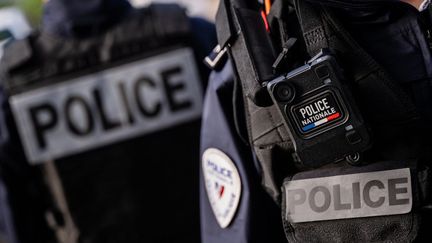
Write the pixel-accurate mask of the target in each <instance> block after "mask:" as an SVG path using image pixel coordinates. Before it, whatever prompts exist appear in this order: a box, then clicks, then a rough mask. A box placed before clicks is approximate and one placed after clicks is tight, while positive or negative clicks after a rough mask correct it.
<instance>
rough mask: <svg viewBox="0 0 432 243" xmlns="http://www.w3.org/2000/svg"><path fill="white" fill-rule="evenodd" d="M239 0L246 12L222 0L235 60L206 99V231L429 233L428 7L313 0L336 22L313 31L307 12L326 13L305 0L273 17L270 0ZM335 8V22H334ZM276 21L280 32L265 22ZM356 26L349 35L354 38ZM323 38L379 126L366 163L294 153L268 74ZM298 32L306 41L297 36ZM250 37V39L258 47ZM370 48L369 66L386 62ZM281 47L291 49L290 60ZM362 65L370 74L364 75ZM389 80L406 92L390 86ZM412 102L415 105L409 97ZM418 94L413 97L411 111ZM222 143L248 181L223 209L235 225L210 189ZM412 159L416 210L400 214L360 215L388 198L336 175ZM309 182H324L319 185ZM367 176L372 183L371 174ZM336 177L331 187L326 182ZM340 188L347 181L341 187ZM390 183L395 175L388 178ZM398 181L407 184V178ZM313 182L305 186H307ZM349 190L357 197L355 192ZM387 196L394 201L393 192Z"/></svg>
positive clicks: (408, 236)
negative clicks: (315, 162)
mask: <svg viewBox="0 0 432 243" xmlns="http://www.w3.org/2000/svg"><path fill="white" fill-rule="evenodd" d="M232 2H233V6H234V9H236V11H234V12H231V10H229V9H230V8H225V7H224V5H223V4H225V5H226V6H228V2H227V1H225V2H223V3H222V5H221V8H220V10H219V13H218V20H217V29H218V37H219V44H220V45H221V48H220V49H222V50H224V48H225V47H226V49H228V51H227V52H228V53H229V54H230V57H231V62H228V63H227V64H226V66H225V68H224V69H223V70H222V71H215V72H214V73H213V75H212V76H211V79H210V83H209V88H208V91H207V95H206V103H205V112H204V114H205V115H204V120H203V133H202V142H201V154H203V155H204V157H203V161H202V162H203V170H202V182H201V192H202V194H201V195H202V196H201V205H202V206H201V226H202V239H203V241H204V242H223V241H227V239H233V240H232V241H233V242H234V241H235V242H266V239H267V240H269V241H271V242H286V241H287V240H288V241H289V242H332V241H337V242H370V241H378V242H380V241H386V240H390V241H395V242H398V241H403V242H406V241H413V240H417V241H418V242H422V240H423V241H424V239H425V238H427V235H428V232H426V230H425V229H426V225H428V221H430V218H431V217H430V204H431V198H430V196H431V192H432V189H431V188H430V182H431V176H430V169H429V168H430V160H431V155H430V146H431V144H430V142H428V141H427V140H428V137H430V136H429V135H430V132H431V130H430V128H429V127H428V125H427V124H429V123H430V114H431V112H430V111H431V110H430V106H431V104H432V102H431V100H430V99H431V97H432V95H431V93H430V92H431V85H430V81H431V80H432V73H431V71H432V65H431V62H432V57H431V49H430V48H431V47H430V42H431V41H430V26H431V25H430V22H429V21H430V20H428V18H429V17H428V16H427V11H429V10H427V11H425V12H423V13H419V12H418V10H417V9H415V8H413V7H412V6H410V5H408V4H405V3H401V2H399V1H366V0H365V1H337V0H335V1H321V0H320V1H313V0H311V1H309V2H310V3H311V5H312V7H313V8H314V9H319V11H318V16H320V18H322V19H324V20H323V21H324V22H326V24H325V25H324V28H323V29H322V30H323V31H322V32H321V30H316V29H313V30H314V31H310V32H306V31H305V32H303V31H302V29H301V27H303V28H304V26H300V25H299V24H298V21H304V22H306V23H305V25H308V24H309V25H310V26H313V25H316V24H317V23H320V22H321V20H316V19H313V20H312V19H311V18H306V17H304V16H303V18H301V17H299V16H298V15H296V12H297V9H295V6H294V1H292V3H291V2H290V3H288V1H272V2H273V7H272V9H271V11H270V14H269V15H268V16H267V18H266V21H263V22H262V21H260V18H261V15H260V13H259V6H257V5H254V3H251V2H248V3H246V2H243V1H232ZM323 6H324V7H326V8H325V9H326V14H323V12H321V10H322V9H323V8H322V7H323ZM227 9H228V10H227ZM297 13H298V12H297ZM327 14H329V15H330V16H331V19H332V21H336V24H335V23H334V22H332V23H329V22H327V21H329V18H328V17H329V15H327ZM230 16H236V17H235V18H230ZM314 21H316V22H314ZM267 24H268V26H269V27H270V28H269V29H270V34H269V35H268V33H266V31H265V29H266V25H267ZM303 30H304V29H303ZM321 33H325V34H324V35H321ZM304 34H305V36H306V35H307V34H310V35H309V39H308V38H307V37H306V38H305V40H303V38H304V37H305V36H303V35H304ZM262 36H266V38H267V37H268V36H269V37H270V38H271V45H267V43H266V41H267V39H266V38H264V37H262ZM347 36H348V37H349V40H350V41H347V39H345V37H347ZM260 37H262V38H260ZM319 37H323V39H325V42H326V43H327V44H328V47H329V48H330V49H331V51H333V52H334V53H335V55H336V56H337V57H338V58H339V59H338V60H339V62H340V65H342V66H343V68H344V72H345V75H346V76H347V77H349V78H350V79H354V80H355V82H356V83H355V85H353V88H352V90H353V92H354V95H355V97H356V101H357V102H358V103H359V105H360V106H361V111H362V113H363V114H364V116H365V119H367V121H368V124H369V125H370V126H371V130H372V131H373V134H374V138H373V141H374V144H373V146H372V148H371V149H370V150H368V151H367V152H366V153H364V154H363V155H362V156H363V157H362V163H361V164H357V165H356V166H352V165H350V164H349V163H347V162H346V161H343V162H339V163H331V164H328V165H326V166H323V167H322V168H307V167H304V166H302V165H301V163H298V161H295V159H293V156H291V155H292V154H293V152H294V148H293V144H292V141H291V139H290V136H289V133H288V131H287V128H286V126H285V125H284V122H283V118H282V116H281V114H280V113H279V112H278V111H277V109H276V108H275V107H274V106H273V103H272V102H268V101H269V99H268V95H266V94H267V88H266V83H267V82H270V81H272V79H273V78H275V77H277V75H282V73H283V72H285V73H286V72H289V71H291V70H294V69H295V68H296V67H298V66H301V65H303V64H304V62H305V61H307V60H308V59H309V58H311V57H312V56H313V55H311V53H306V50H307V48H306V47H309V49H312V48H311V46H312V45H313V44H316V45H317V46H319V45H320V43H318V41H317V42H315V41H316V40H317V39H318V38H319ZM290 38H296V39H297V40H296V42H295V43H296V44H295V45H293V42H294V41H292V42H290V40H292V39H290ZM323 39H321V40H323ZM257 40H259V41H257ZM308 40H309V41H310V42H309V43H307V41H308ZM245 43H246V44H245ZM317 43H318V44H317ZM352 44H354V45H352ZM243 46H246V47H247V48H246V49H247V51H244V48H242V47H243ZM272 48H274V49H272ZM284 48H285V49H284ZM282 49H284V51H285V55H283V51H282ZM272 50H275V52H274V53H272ZM359 50H360V51H359ZM363 51H364V52H363ZM362 52H363V54H364V53H366V54H365V55H366V56H369V57H370V58H368V60H369V61H370V62H369V63H367V64H366V66H368V65H371V63H374V67H375V68H372V69H371V68H370V67H367V68H365V63H364V59H362V58H364V56H361V55H360V53H362ZM220 53H223V51H222V52H220ZM353 53H354V54H353ZM279 54H280V55H279ZM315 54H316V53H315ZM278 57H283V61H281V60H280V59H278ZM263 60H264V61H263ZM278 62H279V63H282V64H281V67H282V68H281V69H282V70H284V71H281V70H280V69H279V70H278V69H276V70H275V69H272V65H273V68H274V67H276V65H275V64H277V63H278ZM216 67H217V65H216ZM231 67H232V69H233V70H231ZM361 69H362V71H364V72H363V73H359V70H361ZM268 70H270V71H268ZM272 71H275V73H273V72H272ZM376 72H379V74H378V73H376ZM276 74H277V75H276ZM371 74H372V76H371ZM383 79H385V80H387V81H388V82H387V81H384V83H385V84H384V85H382V84H383ZM390 80H391V81H390ZM305 82H306V81H305ZM389 86H391V88H390V89H392V90H393V89H394V90H398V91H390V92H389V91H388V89H389V88H388V87H389ZM263 87H264V88H263ZM395 87H397V88H395ZM393 92H398V95H396V98H392V97H395V95H394V93H393ZM399 95H400V96H399ZM231 97H234V99H232V98H231ZM401 101H403V102H406V103H405V104H402V105H400V102H401ZM407 104H410V105H409V107H410V108H409V109H407V108H406V107H407V106H406V105H407ZM401 107H403V109H402V108H401ZM210 128H212V129H210ZM291 132H294V131H291ZM223 138H224V139H223ZM214 148H216V149H218V150H220V151H222V152H223V153H224V154H226V156H227V157H228V158H229V159H230V160H232V162H233V164H235V167H236V168H237V170H238V177H239V178H240V181H241V188H242V190H241V195H240V197H241V199H240V200H239V202H238V207H237V208H235V207H229V206H226V207H224V209H226V210H227V211H230V210H233V211H235V214H234V215H233V216H232V219H231V221H230V224H229V225H228V226H226V227H222V226H224V225H222V226H221V225H220V224H218V218H220V217H221V216H220V214H218V211H217V210H215V208H216V209H217V205H221V204H220V203H219V202H218V201H217V200H214V197H213V196H212V195H209V194H211V193H212V192H213V189H211V188H210V187H209V185H211V184H210V183H209V182H214V181H216V182H220V180H219V179H217V178H215V177H214V176H212V174H211V173H210V172H208V171H209V169H208V167H207V166H206V164H207V160H209V161H212V162H214V163H216V164H219V165H221V166H222V165H223V163H220V162H217V161H216V159H214V158H211V157H209V156H205V155H206V154H207V153H208V152H207V151H208V150H209V149H214ZM250 150H252V153H251V152H250ZM225 160H228V159H225ZM401 168H402V170H404V169H403V168H405V172H406V171H407V170H406V168H409V171H410V175H411V176H412V177H411V178H412V183H413V184H412V186H411V187H409V188H411V189H412V198H411V199H412V202H413V205H412V208H411V209H410V211H409V212H406V211H403V210H400V211H399V212H398V211H397V210H395V211H393V213H396V215H392V216H388V215H387V216H382V215H381V216H379V217H376V216H375V217H370V215H369V216H367V217H365V216H363V217H358V218H353V216H355V213H356V212H358V207H360V208H362V207H367V205H368V204H370V203H371V201H370V200H368V199H371V200H372V201H374V202H375V200H377V199H382V198H380V197H373V196H372V197H371V198H367V195H370V194H368V193H369V192H370V191H369V190H368V189H364V188H363V191H362V193H361V195H362V196H364V195H366V200H365V201H362V202H361V203H359V204H357V202H358V201H356V200H357V199H355V200H354V199H353V198H356V196H355V195H358V194H356V193H355V192H356V191H357V189H356V188H355V186H356V185H357V184H355V183H357V182H353V183H354V185H355V186H354V187H351V188H350V186H351V185H352V184H350V181H348V180H347V181H345V183H344V184H341V185H338V183H337V181H338V180H342V179H341V178H344V179H346V178H349V176H352V175H355V176H359V178H361V177H362V176H361V175H359V174H362V173H366V174H369V175H373V174H374V173H378V175H380V177H379V178H377V180H376V181H375V182H373V183H376V182H377V181H378V180H380V179H382V180H385V178H386V176H387V175H386V174H385V173H386V172H385V171H389V170H390V171H391V170H398V169H401ZM382 172H384V173H383V174H380V173H382ZM344 176H347V177H344ZM330 177H331V178H334V181H333V182H329V181H331V179H329V178H330ZM209 178H210V179H209ZM390 180H391V179H390ZM260 183H261V184H260ZM301 183H303V184H301ZM310 183H315V188H314V187H313V186H311V184H310ZM332 183H334V184H332ZM358 183H360V184H359V185H361V186H364V185H366V184H367V182H365V183H364V184H362V183H363V182H358ZM373 183H372V184H373ZM372 184H369V185H372ZM377 184H379V186H378V188H380V189H381V188H383V187H381V184H380V183H379V182H378V183H377ZM320 186H321V187H320ZM327 186H328V187H329V188H331V190H328V191H327V190H326V187H327ZM340 186H343V187H345V188H347V190H345V191H344V190H340V189H341V187H340ZM388 186H389V184H386V185H385V186H384V188H389V187H388ZM398 186H399V187H400V188H399V189H401V188H403V187H404V186H406V185H404V184H399V185H398ZM216 188H218V187H216ZM378 188H375V189H378ZM369 189H370V188H369ZM302 190H304V191H305V192H306V193H305V194H302ZM359 190H360V189H359ZM383 190H386V189H383ZM403 190H404V189H402V191H403ZM407 190H408V189H407ZM263 191H266V192H267V193H264V192H263ZM378 191H379V190H378ZM390 191H391V190H390ZM293 192H296V193H294V194H292V193H293ZM327 192H329V193H328V194H327ZM393 192H394V191H393ZM399 192H401V191H399ZM344 193H345V195H351V196H349V197H346V196H345V197H344ZM390 194H391V193H390ZM290 195H294V196H290ZM303 195H304V197H303ZM311 195H312V196H311ZM317 195H318V196H317ZM323 195H330V196H331V203H330V204H329V207H328V208H327V207H326V206H327V203H328V202H329V200H327V199H329V197H327V196H323ZM382 195H383V194H381V196H382ZM320 196H321V199H319V198H320ZM375 196H376V194H375ZM269 198H273V200H274V203H268V201H269V200H270V199H269ZM323 198H324V199H323ZM303 199H304V201H303ZM397 199H404V196H403V195H398V196H397ZM358 200H363V199H360V198H359V199H358ZM385 200H387V201H385V202H387V203H388V202H389V201H390V199H385ZM287 201H288V203H287ZM354 201H355V202H354ZM378 202H379V201H378ZM393 202H394V201H393ZM399 202H402V201H399ZM407 202H408V201H407ZM348 204H349V205H348ZM215 205H216V206H215ZM257 205H259V206H257ZM307 205H312V206H311V208H313V209H311V208H309V210H305V208H304V207H307ZM371 205H372V204H371ZM382 205H384V204H382ZM382 205H380V204H379V203H378V204H376V205H374V206H375V207H376V206H377V207H378V208H379V206H382ZM344 207H351V209H352V210H350V213H348V214H344V210H343V208H344ZM292 208H294V209H297V212H299V214H301V215H303V216H306V217H307V216H310V215H312V218H309V219H306V218H301V217H297V218H295V217H294V216H292V215H294V213H293V212H292V211H290V209H292ZM390 208H391V207H390ZM332 209H335V211H336V212H340V213H341V214H339V217H340V218H337V217H336V218H334V217H333V218H332V219H329V218H331V217H328V216H329V215H330V214H331V213H329V212H331V210H332ZM336 209H337V210H336ZM313 210H316V211H320V210H321V213H315V214H314V212H315V211H313ZM281 211H282V219H281ZM360 211H361V210H360ZM288 212H289V213H288ZM287 215H288V216H287ZM323 215H324V216H323ZM341 215H342V216H341ZM326 216H327V218H325V217H326ZM331 216H335V215H331ZM357 216H358V215H357ZM323 217H324V220H323ZM419 229H420V231H418V230H419ZM284 234H285V235H284Z"/></svg>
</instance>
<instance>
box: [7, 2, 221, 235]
mask: <svg viewBox="0 0 432 243" xmlns="http://www.w3.org/2000/svg"><path fill="white" fill-rule="evenodd" d="M82 4H84V5H85V3H82ZM105 14H106V13H105ZM167 16H169V18H168V17H167ZM75 17H76V16H75ZM56 21H58V20H56ZM90 23H93V22H92V21H90ZM58 24H60V23H58ZM48 28H49V29H50V27H48ZM191 28H196V29H197V30H199V33H195V34H194V35H192V34H191ZM97 29H98V30H101V31H102V29H99V27H97ZM51 30H52V31H56V33H59V34H55V33H52V32H50V31H51ZM50 31H48V32H45V31H44V29H43V30H42V33H40V34H35V35H33V36H31V37H30V38H28V39H27V40H25V41H23V42H15V43H12V48H11V49H7V50H6V53H5V55H4V58H3V60H2V65H0V66H2V69H3V70H2V71H3V73H2V74H4V75H5V78H7V79H6V80H2V82H3V85H4V86H5V89H6V91H3V89H2V93H1V94H0V95H1V97H2V98H3V100H2V105H4V107H2V109H1V112H2V113H4V115H5V117H7V125H8V126H7V128H8V130H10V136H9V138H8V139H7V141H5V143H3V144H1V146H0V161H1V163H0V165H1V167H2V168H3V169H4V171H5V174H6V176H5V180H6V179H7V185H8V187H9V189H8V190H10V192H11V193H10V196H11V202H12V205H13V211H14V217H15V222H16V225H17V231H18V234H19V237H20V241H21V243H39V242H40V243H50V242H55V240H54V237H53V232H51V231H50V230H49V229H48V227H47V225H46V222H45V215H44V213H45V212H46V210H47V209H51V210H52V208H53V205H52V200H51V198H50V197H49V194H48V193H47V192H46V191H44V190H46V187H45V186H44V185H43V183H42V177H41V175H40V170H41V168H40V166H37V167H31V166H29V165H28V162H27V161H26V159H25V157H24V152H23V149H22V147H21V141H20V139H19V136H18V133H17V131H16V128H15V126H14V124H15V122H14V121H13V116H12V114H11V111H10V108H9V107H8V105H7V102H8V97H9V96H10V95H11V94H16V93H20V92H24V91H28V90H33V89H35V88H38V87H43V86H48V85H51V84H54V83H59V82H63V81H67V80H70V79H72V78H74V77H80V76H82V75H86V74H89V73H94V72H98V71H101V70H105V69H108V68H111V67H115V66H118V65H122V64H126V63H129V62H132V61H136V60H140V59H145V58H147V57H149V56H153V55H157V54H159V53H163V52H165V51H169V50H173V49H176V48H179V47H191V48H192V49H194V50H195V52H194V54H195V60H196V63H197V64H200V63H201V60H202V59H203V58H204V53H208V52H210V50H211V49H210V47H212V46H214V45H215V39H213V37H215V35H214V28H213V25H211V24H210V23H208V22H206V21H202V20H198V19H189V18H188V17H187V16H186V14H185V12H184V9H182V8H180V7H178V6H177V5H163V6H162V5H152V6H150V7H148V8H144V9H139V10H133V11H128V15H127V17H125V18H122V19H121V21H120V22H117V23H116V24H115V25H113V26H111V27H110V28H107V29H103V31H102V32H103V33H102V34H100V32H97V33H99V34H96V33H91V35H90V36H87V35H86V36H81V35H80V34H77V35H75V33H74V34H73V37H75V38H60V37H59V36H62V32H61V31H59V30H53V29H50ZM57 31H58V32H57ZM78 37H86V38H78ZM201 41H207V42H208V43H200V44H199V45H198V44H197V43H198V42H201ZM24 44H25V45H26V48H27V49H22V52H20V51H19V50H20V48H19V47H20V46H21V45H24ZM14 47H15V48H14ZM13 50H15V51H14V52H12V51H13ZM17 50H18V51H17ZM12 58H16V59H14V60H13V61H11V59H12ZM198 67H199V72H200V74H201V75H200V78H201V80H205V79H206V78H207V76H208V74H209V71H208V70H207V69H205V68H204V66H203V65H199V66H198ZM204 84H205V82H203V86H204V87H205V85H204ZM196 95H202V94H196ZM199 128H200V121H199V119H195V120H193V121H190V122H186V123H184V124H179V125H178V126H176V127H172V128H170V129H165V130H163V131H158V132H155V133H152V134H149V135H146V136H141V137H138V138H137V139H133V140H129V141H125V142H120V143H116V144H113V145H110V146H106V147H104V148H100V149H94V150H91V151H88V152H84V153H80V154H78V155H74V156H68V157H66V158H63V159H59V160H57V161H55V162H56V167H57V170H58V172H59V175H60V179H61V182H62V186H63V189H64V191H65V196H66V199H67V201H68V204H69V209H70V212H71V214H72V217H73V219H74V222H75V224H76V225H77V227H78V229H79V231H80V238H79V242H81V243H99V242H100V243H110V242H113V243H118V242H128V243H129V242H130V243H134V242H176V241H178V242H199V212H198V210H199V205H198V169H199V156H198V150H199V139H198V138H199ZM186 140H187V142H185V141H186Z"/></svg>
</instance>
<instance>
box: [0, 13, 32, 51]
mask: <svg viewBox="0 0 432 243" xmlns="http://www.w3.org/2000/svg"><path fill="white" fill-rule="evenodd" d="M30 32H31V27H30V25H29V23H28V21H27V19H26V17H25V16H24V14H23V12H22V11H21V10H20V9H18V8H16V7H7V8H2V9H0V58H1V57H2V55H3V48H4V46H5V45H6V44H7V43H8V42H9V41H10V40H12V39H23V38H25V37H26V36H28V35H29V34H30Z"/></svg>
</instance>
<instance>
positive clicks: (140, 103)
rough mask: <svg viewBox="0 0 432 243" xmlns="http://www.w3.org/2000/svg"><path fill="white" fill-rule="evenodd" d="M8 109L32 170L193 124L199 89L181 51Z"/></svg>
mask: <svg viewBox="0 0 432 243" xmlns="http://www.w3.org/2000/svg"><path fill="white" fill-rule="evenodd" d="M10 104H11V107H12V111H13V113H14V116H15V120H16V123H17V127H18V131H19V133H20V137H21V139H22V142H23V145H24V149H25V152H26V155H27V159H28V160H29V161H30V162H31V163H33V164H36V163H41V162H43V161H46V160H53V159H57V158H60V157H64V156H68V155H73V154H76V153H79V152H83V151H87V150H90V149H92V148H97V147H101V146H105V145H109V144H113V143H116V142H119V141H124V140H127V139H130V138H133V137H137V136H141V135H144V134H147V133H150V132H155V131H158V130H161V129H165V128H168V127H172V126H175V125H178V124H181V123H184V122H188V121H191V120H194V119H197V118H199V117H200V115H201V110H202V89H201V82H200V79H199V76H198V70H197V68H196V64H195V59H194V56H193V52H192V50H191V49H189V48H184V49H178V50H175V51H171V52H168V53H164V54H161V55H158V56H155V57H151V58H147V59H145V60H140V61H136V62H132V63H128V64H125V65H121V66H117V67H115V68H111V69H108V70H104V71H102V72H99V73H95V74H91V75H88V76H84V77H80V78H77V79H73V80H68V81H67V82H61V83H58V84H54V85H51V86H47V87H43V88H40V89H35V90H32V91H29V92H25V93H21V94H17V95H15V96H12V97H11V98H10Z"/></svg>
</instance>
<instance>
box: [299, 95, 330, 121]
mask: <svg viewBox="0 0 432 243" xmlns="http://www.w3.org/2000/svg"><path fill="white" fill-rule="evenodd" d="M330 108H332V107H330V106H329V104H328V101H327V98H324V99H322V100H318V101H316V102H314V103H313V104H311V105H308V106H306V107H304V108H301V109H300V113H301V114H302V116H303V119H306V117H307V116H313V115H316V114H319V113H320V112H322V111H326V110H328V109H330ZM333 110H334V108H333ZM334 113H336V111H334V112H333V114H334ZM306 115H307V116H306Z"/></svg>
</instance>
